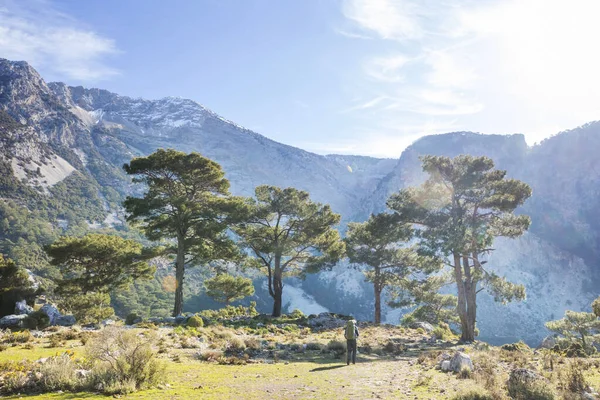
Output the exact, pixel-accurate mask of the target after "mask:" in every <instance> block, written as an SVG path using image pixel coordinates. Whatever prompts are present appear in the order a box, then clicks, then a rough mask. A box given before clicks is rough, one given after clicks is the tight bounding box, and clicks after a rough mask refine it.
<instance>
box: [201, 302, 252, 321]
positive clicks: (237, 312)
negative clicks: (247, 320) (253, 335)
mask: <svg viewBox="0 0 600 400" xmlns="http://www.w3.org/2000/svg"><path fill="white" fill-rule="evenodd" d="M199 315H200V316H201V317H202V318H205V319H209V320H224V319H231V318H236V317H254V316H257V315H258V312H257V311H256V302H255V301H251V302H250V306H248V307H244V306H241V305H240V306H237V307H234V306H226V307H223V308H221V309H219V310H204V311H202V312H201V313H200V314H199Z"/></svg>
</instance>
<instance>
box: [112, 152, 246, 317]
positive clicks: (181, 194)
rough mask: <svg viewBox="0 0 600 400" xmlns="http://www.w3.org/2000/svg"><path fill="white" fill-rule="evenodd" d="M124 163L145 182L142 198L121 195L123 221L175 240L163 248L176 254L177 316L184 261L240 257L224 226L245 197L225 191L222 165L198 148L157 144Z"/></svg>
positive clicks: (155, 236) (231, 220) (241, 211)
mask: <svg viewBox="0 0 600 400" xmlns="http://www.w3.org/2000/svg"><path fill="white" fill-rule="evenodd" d="M123 168H124V169H125V172H127V173H128V174H130V175H134V182H136V183H143V184H145V185H146V187H147V190H146V192H145V193H144V196H143V197H128V198H127V199H126V200H125V202H124V206H125V209H126V211H127V213H128V217H127V219H128V221H130V222H137V223H139V224H140V225H141V227H142V229H143V231H144V233H145V234H146V236H147V237H148V239H150V240H161V239H174V240H175V242H176V243H175V246H173V247H172V248H169V249H168V250H169V251H170V252H171V253H172V254H174V255H175V256H176V260H175V278H176V282H177V286H176V290H175V305H174V307H173V315H175V316H176V315H179V314H181V312H182V311H183V283H184V275H185V266H186V265H187V264H189V265H194V264H196V265H202V264H207V263H209V262H211V261H215V260H234V259H238V258H239V257H240V253H239V251H238V248H237V246H236V245H235V243H234V242H233V241H232V240H231V239H230V238H229V236H228V235H227V230H228V228H229V227H230V225H231V224H232V223H234V222H235V221H237V219H238V218H241V215H244V211H245V210H246V208H245V204H244V201H243V200H242V199H240V198H234V197H231V196H230V195H229V181H228V180H227V179H225V174H224V172H223V170H222V169H221V166H220V165H219V164H217V163H216V162H214V161H212V160H210V159H208V158H205V157H202V156H201V155H200V154H198V153H190V154H186V153H183V152H180V151H175V150H171V149H169V150H163V149H160V150H157V151H156V152H155V153H153V154H151V155H149V156H148V157H141V158H134V159H133V160H132V161H131V163H129V164H125V165H124V166H123Z"/></svg>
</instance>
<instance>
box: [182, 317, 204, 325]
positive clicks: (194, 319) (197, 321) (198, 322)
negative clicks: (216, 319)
mask: <svg viewBox="0 0 600 400" xmlns="http://www.w3.org/2000/svg"><path fill="white" fill-rule="evenodd" d="M186 325H187V326H189V327H191V328H202V327H203V326H204V320H203V319H202V317H201V316H199V315H192V316H191V317H190V318H188V320H187V323H186Z"/></svg>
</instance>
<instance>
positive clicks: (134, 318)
mask: <svg viewBox="0 0 600 400" xmlns="http://www.w3.org/2000/svg"><path fill="white" fill-rule="evenodd" d="M139 322H142V318H141V317H140V316H139V315H137V314H136V313H130V314H128V315H127V317H126V318H125V325H135V324H137V323H139Z"/></svg>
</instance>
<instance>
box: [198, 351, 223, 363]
mask: <svg viewBox="0 0 600 400" xmlns="http://www.w3.org/2000/svg"><path fill="white" fill-rule="evenodd" d="M221 357H223V352H222V351H221V350H206V351H203V352H202V353H200V359H201V360H202V361H218V360H219V359H220V358H221Z"/></svg>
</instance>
